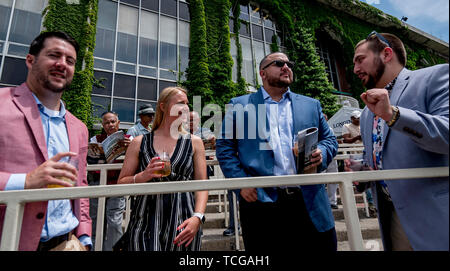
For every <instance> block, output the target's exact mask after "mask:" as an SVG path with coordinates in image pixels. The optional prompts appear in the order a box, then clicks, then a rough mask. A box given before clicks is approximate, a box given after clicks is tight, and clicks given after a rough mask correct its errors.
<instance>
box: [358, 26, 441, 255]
mask: <svg viewBox="0 0 450 271" xmlns="http://www.w3.org/2000/svg"><path fill="white" fill-rule="evenodd" d="M354 63H355V68H354V72H355V73H356V74H357V75H358V76H359V78H360V79H361V80H362V82H363V84H364V85H365V86H366V88H367V89H368V90H367V91H366V92H364V93H363V94H362V95H361V98H362V100H363V101H364V103H365V104H366V108H365V109H364V111H363V113H362V115H361V121H360V125H361V135H362V139H363V143H364V148H365V157H364V159H365V161H366V162H367V163H368V164H369V165H370V166H371V167H372V168H374V169H378V170H381V169H402V168H423V167H441V166H448V153H449V150H448V138H449V130H448V107H449V100H448V99H449V97H448V94H449V93H448V77H449V65H448V64H444V65H435V66H432V67H428V68H424V69H419V70H415V71H410V70H408V69H406V68H405V65H406V51H405V48H404V45H403V43H402V41H401V40H400V39H399V38H397V37H396V36H394V35H392V34H388V33H382V34H378V33H376V32H375V31H374V32H372V33H371V34H370V35H369V36H368V37H367V39H365V40H362V41H360V42H359V43H358V44H357V45H356V48H355V55H354ZM376 120H377V121H376ZM374 121H376V123H377V124H376V125H375V122H374ZM371 185H372V186H374V187H373V188H375V189H372V191H374V192H375V193H374V198H375V201H376V203H377V210H378V217H379V222H380V229H381V233H382V240H383V246H384V249H385V250H389V251H390V250H447V251H448V249H449V198H448V188H449V187H448V185H449V178H448V177H444V178H426V179H412V180H392V181H385V182H383V181H381V182H373V183H371Z"/></svg>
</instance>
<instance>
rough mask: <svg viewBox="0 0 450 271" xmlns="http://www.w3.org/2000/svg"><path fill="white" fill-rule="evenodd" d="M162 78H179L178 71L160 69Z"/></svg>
mask: <svg viewBox="0 0 450 271" xmlns="http://www.w3.org/2000/svg"><path fill="white" fill-rule="evenodd" d="M159 77H161V79H169V80H177V73H176V72H174V71H167V70H159Z"/></svg>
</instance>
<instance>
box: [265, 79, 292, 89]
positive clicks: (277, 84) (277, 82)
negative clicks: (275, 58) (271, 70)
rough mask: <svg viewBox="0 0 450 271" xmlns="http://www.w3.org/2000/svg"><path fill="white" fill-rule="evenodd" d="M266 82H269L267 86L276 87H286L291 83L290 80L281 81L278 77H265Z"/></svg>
mask: <svg viewBox="0 0 450 271" xmlns="http://www.w3.org/2000/svg"><path fill="white" fill-rule="evenodd" d="M290 81H291V80H290ZM267 82H268V83H269V86H272V87H277V88H287V87H289V86H290V85H291V83H292V81H291V82H289V83H288V82H286V81H282V80H280V77H270V78H268V79H267Z"/></svg>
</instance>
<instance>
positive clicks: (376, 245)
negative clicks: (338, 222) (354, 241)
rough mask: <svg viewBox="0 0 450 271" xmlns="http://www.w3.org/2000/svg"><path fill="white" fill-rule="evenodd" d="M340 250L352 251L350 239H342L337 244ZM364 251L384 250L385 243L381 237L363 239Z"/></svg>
mask: <svg viewBox="0 0 450 271" xmlns="http://www.w3.org/2000/svg"><path fill="white" fill-rule="evenodd" d="M337 247H338V248H337V250H338V251H351V250H350V244H349V242H348V241H340V242H338V244H337ZM363 248H364V251H383V243H382V241H381V239H380V238H377V239H370V240H364V239H363Z"/></svg>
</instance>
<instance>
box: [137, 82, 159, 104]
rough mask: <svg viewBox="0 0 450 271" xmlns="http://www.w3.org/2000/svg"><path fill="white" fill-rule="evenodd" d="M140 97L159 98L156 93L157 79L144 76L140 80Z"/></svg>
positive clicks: (146, 98)
mask: <svg viewBox="0 0 450 271" xmlns="http://www.w3.org/2000/svg"><path fill="white" fill-rule="evenodd" d="M138 99H144V100H154V101H156V100H157V99H158V97H157V93H156V79H149V78H142V77H140V78H139V80H138Z"/></svg>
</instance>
